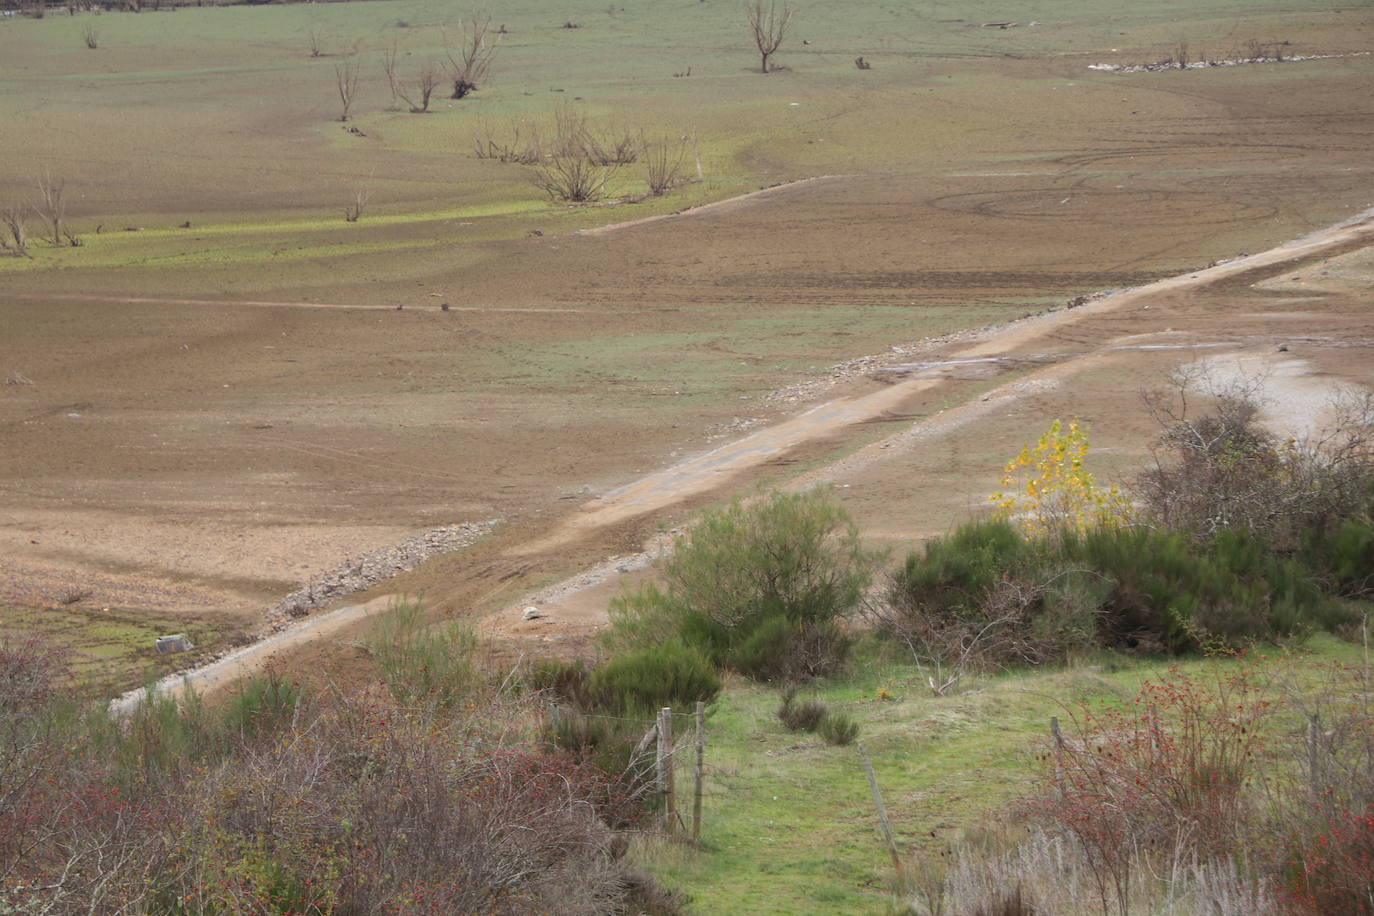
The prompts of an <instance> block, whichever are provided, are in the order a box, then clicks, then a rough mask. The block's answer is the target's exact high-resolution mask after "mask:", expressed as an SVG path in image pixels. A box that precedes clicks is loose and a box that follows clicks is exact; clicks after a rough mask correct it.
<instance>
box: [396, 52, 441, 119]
mask: <svg viewBox="0 0 1374 916" xmlns="http://www.w3.org/2000/svg"><path fill="white" fill-rule="evenodd" d="M442 76H443V71H442V69H441V68H440V66H439V63H438V61H433V60H430V61H426V62H425V63H423V64H421V65H420V70H419V72H418V73H416V74H415V76H414V78H413V81H412V82H410V83H407V82H405V81H403V80H399V79H398V80H397V81H396V82H395V84H394V86H393V89H394V91H395V93H396V95H398V96H399V97H400V98H401V101H403V102H405V103H406V104H407V105H408V106H410V113H411V114H424V113H425V112H427V111H429V100H430V97H431V96H433V95H434V90H435V89H436V88H438V86H439V80H440V79H441V78H442Z"/></svg>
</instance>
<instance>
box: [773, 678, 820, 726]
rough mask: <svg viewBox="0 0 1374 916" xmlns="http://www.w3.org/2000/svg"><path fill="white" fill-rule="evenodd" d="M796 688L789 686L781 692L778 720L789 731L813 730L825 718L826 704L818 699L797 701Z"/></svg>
mask: <svg viewBox="0 0 1374 916" xmlns="http://www.w3.org/2000/svg"><path fill="white" fill-rule="evenodd" d="M796 700H797V692H796V690H794V689H792V688H789V689H787V690H786V691H784V692H783V695H782V703H781V704H779V706H778V720H779V721H780V722H782V724H783V727H784V728H786V729H787V730H788V731H790V732H814V731H815V730H816V729H817V728H819V727H820V724H821V722H822V721H823V720H824V719H825V716H826V713H827V712H828V710H827V709H826V705H825V704H824V703H822V702H821V701H820V700H803V701H802V702H800V703H798V702H797V701H796Z"/></svg>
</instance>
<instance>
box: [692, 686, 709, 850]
mask: <svg viewBox="0 0 1374 916" xmlns="http://www.w3.org/2000/svg"><path fill="white" fill-rule="evenodd" d="M694 718H695V719H696V725H697V766H696V774H695V775H696V779H695V780H694V782H693V783H692V842H694V843H700V842H701V796H702V784H703V782H704V781H705V779H706V704H705V703H703V702H702V701H701V700H697V709H696V714H695V716H694Z"/></svg>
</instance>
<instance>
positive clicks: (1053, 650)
mask: <svg viewBox="0 0 1374 916" xmlns="http://www.w3.org/2000/svg"><path fill="white" fill-rule="evenodd" d="M1104 587H1105V583H1104V582H1103V581H1102V580H1101V578H1100V577H1099V576H1097V575H1096V574H1092V573H1089V572H1088V571H1086V570H1079V569H1068V570H1063V569H1061V570H1026V571H1024V574H1023V575H1020V576H1012V575H1008V576H1006V577H1005V578H1003V579H1002V580H1001V581H999V582H998V583H997V584H996V585H995V586H994V587H993V588H992V589H991V591H990V592H989V593H987V594H986V595H981V596H978V598H977V601H978V604H977V607H976V608H973V607H970V608H964V609H962V610H955V609H952V608H949V607H944V606H941V605H940V604H939V603H932V604H929V605H928V604H927V603H926V602H924V601H923V600H922V599H921V597H920V596H918V595H914V594H912V592H911V590H910V589H909V588H907V587H905V586H903V585H902V584H900V583H899V582H898V581H897V580H896V579H895V578H894V580H893V581H892V582H891V584H890V585H889V587H888V589H887V593H886V594H885V595H883V596H880V597H874V598H871V599H870V600H869V601H868V603H867V607H866V614H867V616H868V617H869V619H870V620H871V621H873V622H874V623H875V624H876V625H877V627H878V628H879V629H880V630H881V631H882V632H884V633H886V634H888V635H889V636H891V637H893V638H895V639H896V640H897V641H898V642H900V643H901V644H902V645H904V646H905V647H906V649H907V651H908V652H910V653H911V657H912V660H913V661H914V662H915V663H916V664H917V666H918V667H919V668H921V669H922V670H923V671H924V672H925V674H926V684H927V686H929V687H930V690H931V692H932V693H934V694H935V695H937V696H943V695H945V694H947V693H949V692H950V691H951V690H953V689H955V688H956V687H958V686H959V684H960V683H961V682H962V680H963V678H964V676H965V675H968V674H976V673H984V672H989V671H996V670H1000V669H1002V668H1004V667H1006V666H1008V665H1038V664H1044V663H1047V662H1054V661H1063V660H1064V658H1065V657H1066V655H1067V653H1068V652H1069V651H1070V650H1071V649H1073V648H1074V645H1073V640H1074V639H1075V638H1082V634H1081V631H1082V630H1083V629H1084V626H1083V624H1084V622H1085V618H1090V616H1091V608H1093V607H1094V606H1095V605H1096V603H1097V602H1098V601H1099V600H1100V598H1101V595H1100V594H1099V591H1100V590H1101V589H1102V588H1104Z"/></svg>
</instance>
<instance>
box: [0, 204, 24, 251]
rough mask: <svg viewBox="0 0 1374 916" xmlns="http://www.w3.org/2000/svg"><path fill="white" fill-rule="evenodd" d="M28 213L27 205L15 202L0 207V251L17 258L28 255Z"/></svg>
mask: <svg viewBox="0 0 1374 916" xmlns="http://www.w3.org/2000/svg"><path fill="white" fill-rule="evenodd" d="M28 214H29V208H28V207H25V206H21V205H17V204H10V205H8V206H6V207H4V208H2V209H0V227H3V228H0V251H8V252H9V253H10V254H12V255H14V256H15V257H18V258H27V257H30V255H29V232H28V225H27V223H28Z"/></svg>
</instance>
